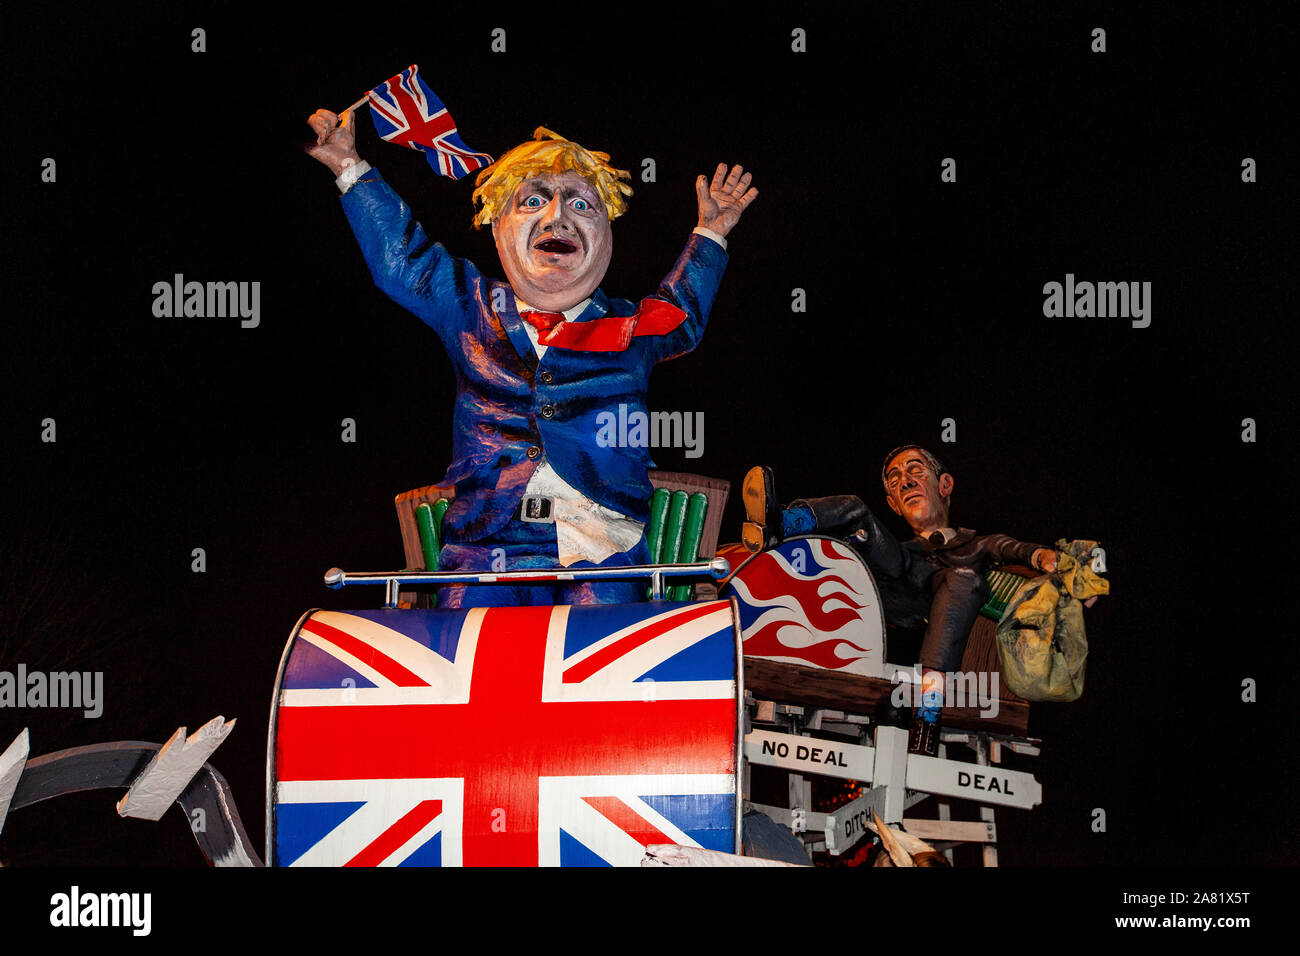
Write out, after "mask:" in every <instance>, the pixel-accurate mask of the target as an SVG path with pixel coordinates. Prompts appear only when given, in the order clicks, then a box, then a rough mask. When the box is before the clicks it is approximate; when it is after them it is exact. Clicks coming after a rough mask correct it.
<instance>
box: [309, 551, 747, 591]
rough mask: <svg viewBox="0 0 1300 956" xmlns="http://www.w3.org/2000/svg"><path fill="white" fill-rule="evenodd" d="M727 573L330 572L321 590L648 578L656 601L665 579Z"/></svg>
mask: <svg viewBox="0 0 1300 956" xmlns="http://www.w3.org/2000/svg"><path fill="white" fill-rule="evenodd" d="M730 573H731V564H730V563H729V562H728V561H727V559H726V558H714V559H713V560H711V561H697V562H694V563H691V564H633V565H628V566H625V567H615V568H538V569H536V570H527V571H344V570H343V569H342V568H330V569H329V570H328V571H326V572H325V586H326V587H328V588H333V589H334V590H338V589H339V588H343V587H348V586H350V585H355V584H382V585H384V586H385V588H386V594H387V597H388V599H389V600H393V599H394V598H395V596H396V592H397V589H398V588H399V587H400V586H404V585H411V584H434V585H443V584H527V583H538V584H541V583H547V582H570V581H608V580H626V579H628V578H649V579H650V581H651V586H652V587H653V588H654V590H655V592H656V593H657V594H658V596H659V597H662V596H663V582H664V579H665V578H702V577H711V578H713V579H714V580H715V581H721V580H722V579H723V578H725V577H726V576H727V575H728V574H730Z"/></svg>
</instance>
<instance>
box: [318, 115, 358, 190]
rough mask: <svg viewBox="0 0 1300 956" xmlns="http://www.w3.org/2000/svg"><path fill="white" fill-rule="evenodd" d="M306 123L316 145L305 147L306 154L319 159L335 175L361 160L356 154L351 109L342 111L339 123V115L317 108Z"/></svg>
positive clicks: (353, 120)
mask: <svg viewBox="0 0 1300 956" xmlns="http://www.w3.org/2000/svg"><path fill="white" fill-rule="evenodd" d="M307 125H308V126H310V127H311V128H312V132H314V133H315V134H316V145H315V146H309V147H307V155H309V156H311V157H312V158H313V159H318V160H320V161H321V162H322V163H324V164H325V165H326V166H328V167H329V168H330V171H331V172H333V173H334V175H335V176H337V175H338V174H339V173H341V172H343V170H345V169H347V168H348V167H349V166H354V165H356V164H357V163H359V162H361V157H360V156H358V155H357V138H356V136H355V135H354V133H353V130H354V128H355V117H354V114H353V111H351V110H349V111H348V112H346V113H344V114H343V122H342V123H341V124H340V123H339V117H337V116H335V115H334V114H333V113H331V112H330V111H329V110H317V111H316V112H315V113H312V114H311V116H310V117H308V119H307Z"/></svg>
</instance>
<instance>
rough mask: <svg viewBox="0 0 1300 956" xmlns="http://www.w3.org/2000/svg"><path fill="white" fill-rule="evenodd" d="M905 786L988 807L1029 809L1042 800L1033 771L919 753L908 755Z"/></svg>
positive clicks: (1039, 785) (1040, 787)
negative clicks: (1028, 771) (945, 758)
mask: <svg viewBox="0 0 1300 956" xmlns="http://www.w3.org/2000/svg"><path fill="white" fill-rule="evenodd" d="M907 786H908V789H916V790H924V791H925V792H926V793H934V794H939V795H941V796H945V797H957V798H959V799H962V800H972V801H974V802H975V803H983V804H987V805H990V806H1002V807H1020V808H1021V809H1024V810H1028V809H1030V808H1031V807H1035V806H1037V805H1038V804H1040V803H1042V802H1043V786H1042V784H1040V783H1039V782H1038V781H1037V780H1035V779H1034V776H1033V774H1028V773H1022V772H1021V771H1019V770H1007V769H1005V768H1003V767H989V766H984V767H982V766H980V765H979V764H973V763H965V762H963V761H960V760H942V759H940V758H938V757H922V756H921V755H919V754H910V755H908V758H907Z"/></svg>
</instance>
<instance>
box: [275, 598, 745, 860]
mask: <svg viewBox="0 0 1300 956" xmlns="http://www.w3.org/2000/svg"><path fill="white" fill-rule="evenodd" d="M738 713H739V710H738V704H737V647H736V631H735V617H734V615H733V613H732V610H731V604H730V603H729V602H727V601H713V602H706V603H697V604H686V605H679V604H638V605H603V606H595V607H567V606H558V607H521V608H515V607H509V608H489V609H484V608H476V609H472V610H461V611H423V610H387V609H385V610H376V611H354V612H348V613H343V612H337V611H317V612H315V613H313V614H312V615H310V616H309V617H307V619H306V620H304V621H303V622H302V624H301V626H300V629H299V631H298V633H297V635H296V637H295V639H294V640H293V641H292V643H291V646H290V653H289V655H288V657H287V659H286V663H285V666H284V674H283V678H282V681H281V690H280V694H279V698H278V708H277V711H276V717H275V728H274V742H275V764H274V790H273V791H272V797H273V801H274V816H273V818H272V825H273V837H272V853H271V859H272V861H273V862H274V863H275V864H277V865H280V866H439V865H441V866H456V865H467V866H469V865H479V866H483V865H487V866H538V865H542V866H548V865H549V866H556V865H560V866H575V865H576V866H591V865H596V866H609V865H616V866H617V865H636V864H637V863H638V862H640V860H641V859H642V857H643V856H644V855H645V848H646V847H647V846H649V845H651V844H656V843H675V844H678V845H681V846H697V847H704V848H706V849H711V850H722V851H725V852H729V853H731V852H736V850H737V846H736V836H737V832H736V828H737V815H738V799H737V794H736V790H737V776H736V768H737V759H738V757H737V753H736V748H737V743H736V741H737V730H738V719H739V718H738Z"/></svg>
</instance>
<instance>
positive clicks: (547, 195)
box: [492, 170, 614, 312]
mask: <svg viewBox="0 0 1300 956" xmlns="http://www.w3.org/2000/svg"><path fill="white" fill-rule="evenodd" d="M492 235H493V237H494V238H495V239H496V244H497V255H499V256H500V257H501V266H502V268H503V269H505V273H506V278H507V279H508V280H509V282H510V285H511V287H512V288H513V289H514V290H515V294H516V295H517V296H519V298H521V299H523V300H524V301H525V302H527V303H528V304H529V305H531V306H533V307H534V308H539V309H547V310H550V311H555V312H559V311H563V310H564V309H568V308H572V307H573V306H575V305H577V304H578V303H579V302H581V301H582V300H583V299H585V298H587V296H589V295H591V294H592V293H593V292H595V291H596V287H597V286H599V285H600V282H601V280H602V279H603V278H604V277H605V270H606V269H608V268H609V259H610V256H611V254H612V253H613V251H614V236H613V231H612V230H611V229H610V225H609V216H608V214H607V213H606V210H605V204H604V203H603V202H602V201H601V198H600V194H599V193H598V192H597V191H596V188H595V186H593V185H592V184H591V183H590V182H589V181H588V180H586V179H584V178H583V177H582V176H581V175H580V174H578V173H576V172H573V171H572V170H569V171H566V172H563V173H559V174H553V173H546V174H543V175H541V176H534V177H533V178H531V179H526V180H524V181H523V182H522V183H520V184H519V185H518V186H517V187H516V188H515V192H514V195H513V196H512V197H511V198H510V203H509V205H508V206H507V207H506V209H505V211H504V212H503V213H502V214H501V215H500V216H498V217H497V219H496V220H495V221H494V222H493V223H492Z"/></svg>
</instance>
